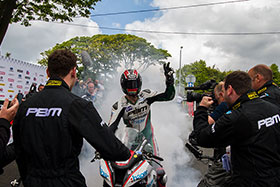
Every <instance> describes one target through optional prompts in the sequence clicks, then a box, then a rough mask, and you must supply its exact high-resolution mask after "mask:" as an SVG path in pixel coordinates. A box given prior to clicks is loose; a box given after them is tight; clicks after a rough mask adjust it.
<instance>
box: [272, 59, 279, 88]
mask: <svg viewBox="0 0 280 187" xmlns="http://www.w3.org/2000/svg"><path fill="white" fill-rule="evenodd" d="M270 68H271V70H272V72H273V81H274V82H275V83H276V84H277V85H280V72H279V69H278V66H277V65H276V64H271V66H270Z"/></svg>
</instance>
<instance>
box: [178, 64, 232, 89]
mask: <svg viewBox="0 0 280 187" xmlns="http://www.w3.org/2000/svg"><path fill="white" fill-rule="evenodd" d="M229 73H230V72H225V71H223V72H221V71H220V70H219V69H217V68H215V65H214V66H212V67H207V66H206V62H205V61H204V60H199V61H195V62H193V63H191V64H187V65H184V66H183V67H182V69H181V82H182V83H183V84H184V86H187V83H186V81H185V79H186V77H187V76H188V75H190V74H193V75H194V76H195V77H196V81H195V83H194V85H195V86H200V85H201V84H202V83H204V82H206V81H207V80H210V79H213V80H215V81H216V82H220V81H222V80H223V79H224V78H225V76H226V75H227V74H229ZM176 77H177V81H176V83H178V82H179V81H178V77H179V70H177V71H176Z"/></svg>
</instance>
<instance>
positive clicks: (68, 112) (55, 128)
mask: <svg viewBox="0 0 280 187" xmlns="http://www.w3.org/2000/svg"><path fill="white" fill-rule="evenodd" d="M76 61H77V57H76V56H75V55H74V54H73V53H72V52H71V51H69V50H56V51H54V52H53V53H52V54H51V55H50V56H49V57H48V69H47V74H48V76H49V77H50V79H49V80H48V82H47V84H46V85H45V88H44V89H43V90H42V91H41V92H39V93H37V94H35V95H33V96H32V97H30V98H29V99H27V100H26V101H25V102H23V103H22V104H21V106H20V107H19V110H18V113H17V115H16V118H15V120H14V125H13V132H14V145H15V151H16V155H17V158H16V161H17V164H18V168H19V172H20V176H21V179H22V182H23V185H24V186H25V187H53V186H55V187H77V186H79V187H86V182H85V178H84V176H83V175H82V173H81V172H80V169H79V168H80V167H79V159H78V156H79V154H80V152H81V148H82V145H83V138H85V139H86V140H87V141H88V142H89V144H91V145H92V146H93V147H94V148H95V149H96V150H97V151H98V152H99V153H100V155H101V157H102V158H104V159H106V160H113V161H115V160H127V159H128V158H129V157H130V151H129V150H128V149H127V148H126V147H125V146H124V145H123V144H122V143H121V142H120V141H119V140H118V139H117V138H116V137H115V135H114V134H113V132H112V131H111V130H110V129H109V128H108V126H107V125H106V124H105V123H104V122H103V121H102V119H101V117H100V116H99V114H98V112H97V111H96V109H95V108H94V106H93V105H92V103H91V102H89V101H86V100H84V99H82V98H80V97H78V96H76V95H74V94H72V93H71V89H72V88H73V86H74V84H75V82H76V77H77V75H76V67H77V63H76Z"/></svg>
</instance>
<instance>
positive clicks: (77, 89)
mask: <svg viewBox="0 0 280 187" xmlns="http://www.w3.org/2000/svg"><path fill="white" fill-rule="evenodd" d="M71 92H72V93H73V94H75V95H77V96H79V97H82V96H83V95H84V91H83V89H82V87H81V86H80V82H79V79H78V78H77V79H76V82H75V84H74V86H73V88H72V90H71Z"/></svg>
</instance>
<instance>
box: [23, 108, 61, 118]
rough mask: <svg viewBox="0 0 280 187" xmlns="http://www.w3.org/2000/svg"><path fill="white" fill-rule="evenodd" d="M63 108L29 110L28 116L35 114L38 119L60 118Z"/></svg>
mask: <svg viewBox="0 0 280 187" xmlns="http://www.w3.org/2000/svg"><path fill="white" fill-rule="evenodd" d="M61 112H62V108H28V109H27V112H26V115H25V116H29V115H30V114H35V116H36V117H49V116H52V117H53V116H55V115H56V116H58V117H59V116H60V114H61Z"/></svg>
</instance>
